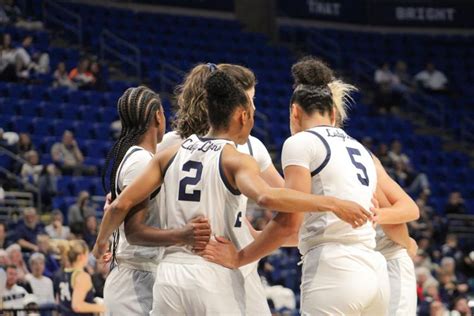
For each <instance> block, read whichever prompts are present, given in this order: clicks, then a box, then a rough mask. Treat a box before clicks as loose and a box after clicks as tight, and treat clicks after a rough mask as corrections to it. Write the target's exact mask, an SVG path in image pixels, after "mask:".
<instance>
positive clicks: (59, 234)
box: [45, 210, 71, 239]
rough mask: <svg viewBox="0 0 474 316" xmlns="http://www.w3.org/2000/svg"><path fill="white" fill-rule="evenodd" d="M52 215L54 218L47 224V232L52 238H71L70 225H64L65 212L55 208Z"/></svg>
mask: <svg viewBox="0 0 474 316" xmlns="http://www.w3.org/2000/svg"><path fill="white" fill-rule="evenodd" d="M51 215H52V216H53V220H52V222H51V224H49V225H48V226H46V228H45V230H46V233H47V234H48V235H49V237H51V238H52V239H69V237H70V234H71V231H70V229H69V227H68V226H64V225H63V222H64V217H63V213H62V212H61V211H60V210H54V211H53V212H52V213H51Z"/></svg>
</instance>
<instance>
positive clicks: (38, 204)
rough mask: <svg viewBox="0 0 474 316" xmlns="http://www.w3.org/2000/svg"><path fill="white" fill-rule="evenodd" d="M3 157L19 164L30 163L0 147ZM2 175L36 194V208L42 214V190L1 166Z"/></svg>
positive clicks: (0, 153)
mask: <svg viewBox="0 0 474 316" xmlns="http://www.w3.org/2000/svg"><path fill="white" fill-rule="evenodd" d="M1 155H5V156H8V157H9V158H11V159H12V160H14V161H16V162H17V163H19V164H24V163H28V162H27V161H26V160H24V159H22V158H20V157H19V156H17V155H15V154H14V153H12V152H11V151H9V150H8V149H6V148H3V147H0V156H1ZM0 173H3V174H4V175H5V177H6V178H7V179H11V180H14V181H15V182H17V183H20V184H21V185H23V187H24V188H25V189H26V190H28V191H31V192H34V193H35V194H36V207H37V210H38V212H41V191H40V188H39V187H38V186H36V185H33V184H31V183H29V182H28V181H26V180H25V179H23V178H22V177H20V176H18V175H17V174H15V173H13V172H11V171H10V170H8V169H6V168H4V167H1V166H0ZM5 193H6V192H5ZM31 204H32V205H33V203H31ZM0 210H1V208H0Z"/></svg>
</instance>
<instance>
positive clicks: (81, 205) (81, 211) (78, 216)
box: [68, 191, 96, 234]
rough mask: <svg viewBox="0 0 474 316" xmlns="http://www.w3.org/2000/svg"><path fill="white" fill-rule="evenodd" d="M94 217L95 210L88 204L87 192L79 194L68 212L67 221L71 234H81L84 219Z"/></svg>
mask: <svg viewBox="0 0 474 316" xmlns="http://www.w3.org/2000/svg"><path fill="white" fill-rule="evenodd" d="M89 216H94V217H95V216H96V211H95V208H94V207H93V206H92V205H91V203H90V196H89V193H88V192H87V191H81V192H79V196H78V197H77V200H76V203H75V204H73V205H71V206H70V207H69V210H68V220H69V227H70V228H71V232H72V233H74V234H82V232H83V229H84V225H85V222H86V218H87V217H89Z"/></svg>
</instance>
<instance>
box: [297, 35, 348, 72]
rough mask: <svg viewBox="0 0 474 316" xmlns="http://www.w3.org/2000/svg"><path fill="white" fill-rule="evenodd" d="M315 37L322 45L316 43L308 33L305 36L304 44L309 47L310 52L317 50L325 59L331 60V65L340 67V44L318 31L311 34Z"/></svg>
mask: <svg viewBox="0 0 474 316" xmlns="http://www.w3.org/2000/svg"><path fill="white" fill-rule="evenodd" d="M312 35H313V36H315V37H316V40H317V41H318V42H321V44H322V45H318V44H317V43H316V42H315V41H314V40H313V39H312V38H311V35H309V36H308V37H307V38H306V46H307V47H309V48H310V51H311V52H318V53H319V54H320V55H321V56H322V57H324V58H325V59H326V60H328V61H331V62H332V64H333V65H332V66H334V67H335V68H340V67H341V66H342V53H341V45H339V43H338V42H336V41H335V40H333V39H330V38H328V37H325V36H323V35H321V34H319V33H314V34H312Z"/></svg>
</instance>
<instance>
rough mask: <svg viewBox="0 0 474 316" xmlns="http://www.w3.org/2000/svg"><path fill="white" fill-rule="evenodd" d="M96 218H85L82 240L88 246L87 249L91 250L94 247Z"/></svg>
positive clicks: (96, 229) (93, 216) (91, 216)
mask: <svg viewBox="0 0 474 316" xmlns="http://www.w3.org/2000/svg"><path fill="white" fill-rule="evenodd" d="M97 231H98V227H97V218H96V217H95V215H89V216H87V217H86V223H85V229H84V235H83V239H84V240H85V242H86V243H87V245H88V246H89V249H91V250H92V248H94V245H95V240H96V239H97Z"/></svg>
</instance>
